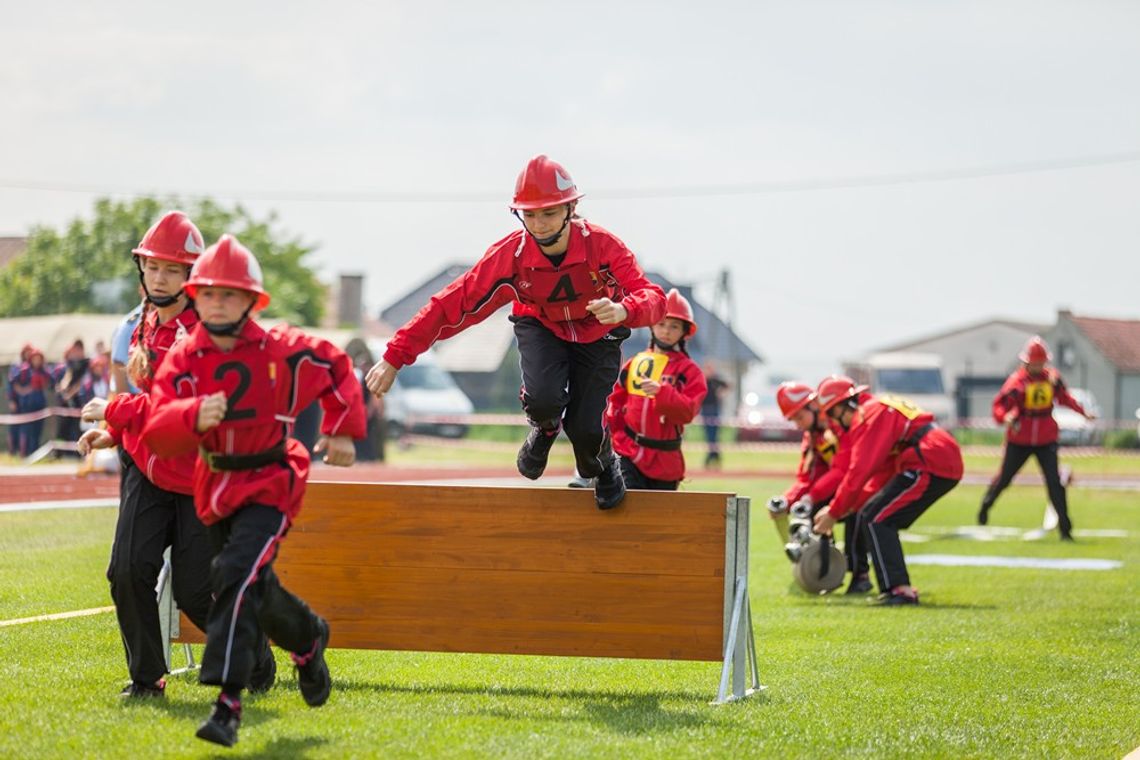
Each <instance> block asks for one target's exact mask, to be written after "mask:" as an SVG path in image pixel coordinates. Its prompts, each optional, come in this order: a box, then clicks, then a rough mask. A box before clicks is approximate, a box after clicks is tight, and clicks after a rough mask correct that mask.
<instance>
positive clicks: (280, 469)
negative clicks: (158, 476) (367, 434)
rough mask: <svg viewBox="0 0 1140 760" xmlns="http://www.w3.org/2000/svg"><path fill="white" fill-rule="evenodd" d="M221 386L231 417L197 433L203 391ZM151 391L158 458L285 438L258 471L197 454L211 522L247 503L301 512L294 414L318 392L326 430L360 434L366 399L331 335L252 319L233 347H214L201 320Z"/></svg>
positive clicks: (202, 508) (260, 446)
mask: <svg viewBox="0 0 1140 760" xmlns="http://www.w3.org/2000/svg"><path fill="white" fill-rule="evenodd" d="M218 391H222V392H224V393H225V394H226V400H227V408H226V416H225V419H224V420H222V422H221V424H220V425H218V426H217V427H214V428H211V429H210V430H207V431H206V432H205V433H198V432H197V423H198V408H199V406H201V403H202V397H204V396H208V395H210V394H213V393H216V392H218ZM151 399H152V402H153V405H152V408H151V414H150V418H149V419H148V420H147V423H146V427H145V429H144V431H143V437H144V438H145V439H146V442H147V443H148V444H149V445H150V446H151V448H152V449H153V450H154V452H155V453H156V454H158V455H160V456H177V455H179V454H185V453H187V452H190V451H194V450H195V449H198V448H199V447H200V448H201V449H202V450H203V451H205V452H209V453H213V454H223V455H251V454H258V453H262V452H265V451H267V450H270V449H272V448H274V447H275V446H277V445H278V444H281V443H282V442H284V444H285V457H284V461H277V462H272V463H270V464H267V465H265V466H262V467H258V468H256V469H247V470H221V471H214V470H211V469H210V467H209V465H208V464H207V462H206V459H205V458H203V457H199V458H198V462H197V465H196V467H195V470H194V505H195V507H196V509H197V512H198V518H199V519H200V520H201V521H202V522H203V523H205V524H207V525H209V524H211V523H214V522H217V521H218V520H221V519H223V518H225V517H228V516H229V515H231V514H233V512H234V511H235V510H237V509H239V508H241V507H242V506H243V505H246V504H264V505H267V506H271V507H275V508H277V509H279V510H280V511H282V512H284V513H285V514H286V515H288V516H289V517H290V518H293V517H295V516H296V514H297V512H299V511H300V509H301V499H302V497H303V496H304V493H305V483H306V481H307V480H308V477H309V452H308V451H306V450H305V447H304V446H303V445H302V444H301V442H300V441H298V440H296V439H295V438H292V437H291V434H292V431H293V423H294V422H295V420H296V417H297V414H298V413H300V411H301V410H302V409H304V408H305V407H307V406H308V405H309V404H310V403H312V401H313V400H314V399H320V402H321V408H322V410H323V411H324V416H323V419H322V420H321V433H323V434H324V435H327V436H334V435H347V436H351V437H353V438H360V437H362V436H363V435H364V428H365V421H364V420H365V415H364V403H363V400H362V393H361V388H360V381H359V380H357V378H356V373H355V372H353V367H352V361H351V360H350V359H349V358H348V356H347V355H346V354H345V353H344V352H343V351H341V350H340V349H339V348H337V347H336V346H334V345H332V344H331V343H329V342H328V341H325V340H320V339H318V338H313V337H311V336H309V335H306V334H305V333H303V332H301V331H300V330H298V329H296V328H293V327H289V326H288V325H278V326H275V327H273V328H272V329H271V330H269V331H268V332H267V331H265V330H264V329H262V328H261V326H260V325H258V324H257V323H256V322H254V321H253V320H249V321H248V322H246V324H245V325H244V326H243V327H242V329H241V332H240V333H239V335H238V340H237V343H236V344H235V345H234V347H233V349H231V350H229V351H223V350H221V349H220V348H218V346H217V345H216V344H215V343H214V341H213V339H212V338H211V337H210V334H209V333H208V332H207V331H206V329H205V328H204V327H202V326H201V325H198V326H197V327H195V329H194V331H193V332H192V333H190V337H189V339H188V340H185V341H183V342H181V343H179V344H178V345H177V346H175V347H174V348H173V349H172V350H171V351H170V353H169V354H168V355H167V357H166V362H165V363H164V364H163V365H162V367H161V368H160V369H159V371H158V375H157V376H156V377H155V379H154V388H153V389H152V390H151Z"/></svg>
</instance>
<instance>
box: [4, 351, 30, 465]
mask: <svg viewBox="0 0 1140 760" xmlns="http://www.w3.org/2000/svg"><path fill="white" fill-rule="evenodd" d="M33 348H34V346H32V344H31V343H25V344H24V347H23V348H21V349H20V358H19V360H18V361H16V362H14V363H13V364H12V366H11V367H9V368H8V413H9V414H19V413H20V394H19V393H17V392H16V385H17V383H19V378H20V373H21V372H26V371H27V364H28V357H29V356H31V353H32V349H33ZM21 427H22V426H21V423H18V422H16V423H13V424H11V425H9V426H8V453H9V454H11V455H12V456H19V454H20V431H21Z"/></svg>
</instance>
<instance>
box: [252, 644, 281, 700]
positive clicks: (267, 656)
mask: <svg viewBox="0 0 1140 760" xmlns="http://www.w3.org/2000/svg"><path fill="white" fill-rule="evenodd" d="M276 682H277V659H276V658H275V657H274V656H273V649H272V648H271V647H270V646H269V639H267V638H265V637H262V639H261V653H260V657H259V658H258V661H257V665H255V666H254V668H253V672H252V673H251V674H250V676H249V691H250V693H252V694H264V693H265V692H267V691H269V690H270V689H272V688H273V684H274V683H276Z"/></svg>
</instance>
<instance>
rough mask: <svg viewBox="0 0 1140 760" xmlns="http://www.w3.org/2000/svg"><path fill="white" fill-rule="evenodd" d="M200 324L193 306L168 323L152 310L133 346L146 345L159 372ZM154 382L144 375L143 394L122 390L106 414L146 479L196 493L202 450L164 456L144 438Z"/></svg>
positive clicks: (176, 490) (113, 432)
mask: <svg viewBox="0 0 1140 760" xmlns="http://www.w3.org/2000/svg"><path fill="white" fill-rule="evenodd" d="M197 323H198V312H196V311H194V307H193V306H188V307H186V309H185V310H184V311H183V312H182V313H181V314H179V315H178V316H176V317H175V318H174V319H171V320H168V321H167V322H165V323H164V324H159V323H158V312H157V311H155V310H154V309H151V310H150V311H148V312H147V313H146V318H145V319H144V320H143V321H142V322H140V323H139V326H138V327H137V328H135V334H134V336H133V337H132V338H131V343H132V345H133V346H134V345H139V344H140V343H141V345H143V346H144V347H145V348H146V350H147V351H148V353H149V358H150V366H151V367H152V368H154V371H156V372H157V370H158V368H160V367H161V366H162V364H163V362H165V361H166V355H167V353H168V352H169V351H170V349H171V347H172V346H174V344H175V343H178V342H180V341H182V340H185V339H186V337H187V336H189V334H190V331H191V330H193V329H194V325H196V324H197ZM151 385H152V383H151V382H150V381H149V380H148V379H146V378H144V379H143V380H142V383H141V387H140V388H139V390H140V391H141V392H140V393H135V394H131V393H119V394H117V395H116V396H115V397H114V398H112V399H111V400H110V401H108V403H107V408H106V410H105V411H104V417H105V418H106V420H107V429H108V431H109V432H110V433H111V437H113V438H114V439H115V441H116V442H117V443H118V444H119V445H120V446H122V447H123V450H125V451H126V452H127V453H128V454H130V455H131V459H132V460H133V461H134V463H135V465H136V466H137V467H138V468H139V469H140V470H142V471H143V473H144V474H145V475H146V479H147V480H149V481H150V482H151V483H154V484H155V485H156V486H158V487H159V488H163V489H165V490H167V491H173V492H174V493H181V494H192V493H194V463H195V462H196V461H197V460H198V452H197V451H192V452H190V453H188V454H183V455H182V456H178V457H171V458H169V459H164V458H162V457H158V456H156V455H155V454H154V452H152V451H151V450H150V447H149V446H147V444H146V442H145V441H144V440H143V437H142V431H143V426H144V425H145V424H146V419H147V416H148V414H149V412H150V395H149V393H148V391H149V390H150V388H151Z"/></svg>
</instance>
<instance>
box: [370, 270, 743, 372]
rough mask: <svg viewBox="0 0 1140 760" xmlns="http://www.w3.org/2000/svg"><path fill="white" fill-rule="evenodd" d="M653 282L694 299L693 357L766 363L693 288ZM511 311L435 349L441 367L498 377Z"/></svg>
mask: <svg viewBox="0 0 1140 760" xmlns="http://www.w3.org/2000/svg"><path fill="white" fill-rule="evenodd" d="M468 268H469V267H468V265H466V264H452V265H450V266H447V267H445V268H444V269H443V270H441V271H440V272H438V273H437V274H435V275H434V276H432V277H430V278H428V279H427V280H425V281H424V282H422V283H420V284H419V285H417V286H416V287H415V288H413V289H412V290H410V291H409V292H408V293H407V294H406V295H404V296H403V297H401V298H400V299H399V300H398V301H396V302H395V303H393V304H391V305H389V306H388V307H387V308H386V309H384V310H383V311H381V312H380V318H381V319H382V320H383V321H385V322H387V323H388V324H393V325H402V324H404V323H406V322H407V321H408V320H409V319H411V318H412V317H414V316H415V315H416V312H418V311H419V310H420V309H421V308H423V306H424V304H426V303H427V302H428V300H429V299H430V298H431V296H432V295H434V294H435V293H437V292H439V291H440V290H441V289H442V288H443V287H444V286H445V285H447V284H448V283H450V282H451V281H452V280H454V279H455V278H456V277H458V276H459V275H461V274H463V273H464V272H466V271H467V269H468ZM646 277H648V278H649V279H650V280H651V281H652V282H654V283H656V284H658V285H660V286H661V287H662V288H663V289H665V290H668V289H669V288H672V287H676V288H677V289H678V290H679V291H681V295H683V296H685V297H686V298H688V299H689V303H690V304H691V305H692V307H693V316H694V318H695V319H696V320H697V324H698V325H699V331H698V333H697V336H696V338H695V339H694V341H693V343H692V344H690V345H691V347H692V349H693V352H694V354H697V355H699V357H700V358H701V359H702V360H703V359H705V358H714V359H718V360H721V361H724V362H731V361H734V360H735V361H740V362H763V359H762V358H761V357H760V355H759V354H757V353H756V352H755V351H753V350H752V348H751V347H750V346H749V345H748V344H747V343H745V342H744V341H743V340H742V339H741V338H740V336H739V335H737V334H736V333H735V332H734V331H732V330H730V329H729V327H728V325H726V324H725V323H724V322H723V321H722V320H721V319H720V318H719V317H717V316H716V315H715V314H713V313H712V312H711V311H709V310H708V309H706V308H705V307H704V306H703V305H701V304H700V303H699V302H697V300H696V299H695V298H693V293H692V288H690V287H687V286H678V285H674V283H672V282H671V281H670V280H669V279H667V278H666V277H664V276H662V275H660V274H658V273H656V272H646ZM509 309H510V307H509V306H504V307H503V308H502V309H500V310H499V311H497V312H496V313H494V314H492V315H491V316H489V317H487V319H486V320H484V321H483V322H481V323H479V324H478V325H475V326H473V327H471V328H468V329H467V330H464V331H463V332H462V333H460V334H459V335H457V336H455V337H453V338H450V339H448V340H445V341H441V342H440V343H437V344H436V345H435V348H434V350H435V353H436V358H437V359H438V360H439V363H440V366H442V367H443V368H444V369H446V370H448V371H449V372H493V371H494V370H496V369H498V367H499V366H500V365H501V364H502V361H503V357H504V356H505V355H506V352H507V350H508V349H509V348H510V346H511V343H512V341H513V340H514V328H513V326H512V325H511V323H510V322H509V321H508V320H507V319H506V315H507V314H508V313H509ZM647 341H648V338H634V339H631V340H630V341H629V342H627V345H631V346H632V345H636V344H638V343H641V344H644V343H645V342H647Z"/></svg>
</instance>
